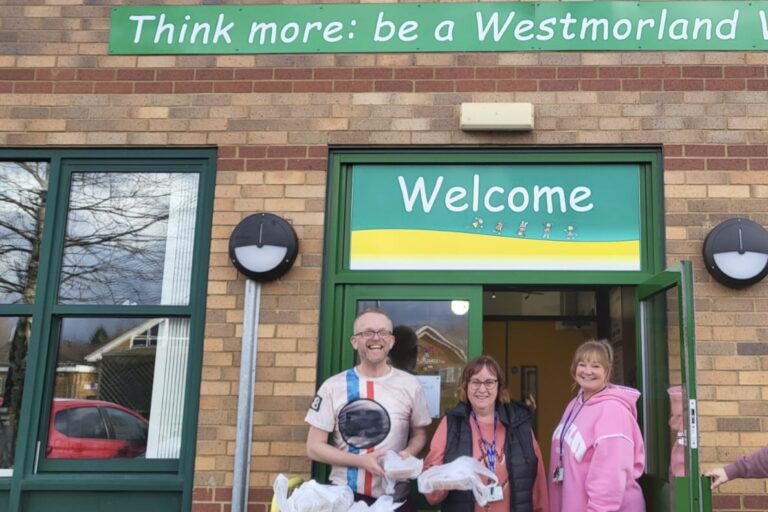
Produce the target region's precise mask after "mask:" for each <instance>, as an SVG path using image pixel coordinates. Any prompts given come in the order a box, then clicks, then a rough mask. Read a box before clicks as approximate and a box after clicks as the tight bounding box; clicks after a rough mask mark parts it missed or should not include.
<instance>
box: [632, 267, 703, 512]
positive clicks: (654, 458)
mask: <svg viewBox="0 0 768 512" xmlns="http://www.w3.org/2000/svg"><path fill="white" fill-rule="evenodd" d="M670 290H675V292H676V295H677V306H678V307H677V311H669V309H668V305H667V304H666V301H660V302H654V303H651V302H649V300H650V299H653V298H657V297H659V296H661V295H662V294H664V293H666V292H668V291H670ZM635 297H636V314H635V320H636V332H637V333H638V341H639V349H640V350H639V353H638V359H639V360H638V368H639V369H640V370H641V372H642V373H641V378H640V381H641V382H642V386H643V397H644V399H643V402H642V414H641V419H642V423H643V431H644V432H645V434H646V436H647V438H646V445H647V441H648V438H650V439H652V443H653V445H654V447H655V448H656V450H654V451H652V452H647V453H646V461H647V464H646V475H645V476H647V478H646V479H645V484H646V486H645V490H646V492H647V494H648V495H650V497H651V498H653V499H654V500H658V502H662V503H663V502H664V501H665V500H666V499H667V497H668V496H669V489H668V485H669V482H670V480H671V478H672V476H671V475H669V474H668V463H669V453H670V450H671V447H670V443H669V441H670V435H669V434H670V433H669V430H668V428H667V424H666V423H665V422H663V421H662V420H661V419H662V418H666V417H667V415H668V414H669V412H668V411H669V397H668V395H667V393H666V389H667V387H668V386H669V354H668V345H667V346H664V345H661V344H660V343H659V342H658V341H655V343H654V342H651V340H652V339H653V340H664V341H665V342H667V343H669V342H668V341H667V334H668V333H667V326H668V322H667V319H666V316H668V315H670V314H675V313H676V314H677V321H678V326H679V329H678V343H679V350H680V375H681V381H682V382H681V385H682V387H683V420H684V431H685V439H686V443H685V467H686V476H682V477H674V478H675V482H674V484H675V485H674V500H675V503H674V510H676V511H678V512H683V511H686V512H688V511H695V512H704V511H709V510H711V509H712V505H711V492H710V489H709V485H708V480H707V479H706V478H705V477H702V476H701V474H700V469H699V449H698V445H699V435H698V402H697V392H696V340H695V317H694V301H693V270H692V264H691V262H690V261H680V262H679V263H677V264H675V265H673V266H672V267H669V268H667V269H665V270H663V271H662V272H659V273H658V274H656V275H654V276H653V277H651V278H650V279H648V280H646V281H644V282H642V283H640V284H638V286H637V288H636V289H635ZM658 316H662V318H663V319H664V320H663V322H661V323H659V322H654V320H655V319H656V318H657V317H658ZM665 348H666V349H667V350H664V349H665ZM659 349H661V350H659ZM651 369H654V372H653V374H651V371H650V370H651ZM664 476H666V484H665V483H664Z"/></svg>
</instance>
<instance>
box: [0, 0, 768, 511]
mask: <svg viewBox="0 0 768 512" xmlns="http://www.w3.org/2000/svg"><path fill="white" fill-rule="evenodd" d="M19 3H22V2H21V0H19ZM91 3H93V2H85V1H84V0H82V1H81V0H48V1H44V0H30V1H29V2H24V3H23V5H18V6H12V5H3V6H0V144H2V145H3V146H30V147H31V146H73V145H85V146H142V145H153V146H183V145H193V146H200V145H215V146H216V147H218V152H219V167H218V173H217V185H216V199H215V212H214V219H213V221H214V226H213V243H212V248H211V267H210V270H209V296H208V314H207V326H206V339H205V356H204V368H203V382H202V393H201V408H200V417H199V428H198V443H197V458H196V471H195V494H194V496H195V510H196V511H197V512H214V511H215V512H223V511H225V510H228V506H229V501H230V496H229V492H230V489H231V484H232V466H233V451H234V440H235V419H236V404H237V396H236V394H237V388H238V379H239V370H238V366H239V363H240V361H239V352H240V336H241V332H240V324H241V321H242V313H241V311H242V306H243V304H242V301H243V286H244V283H243V280H242V279H241V278H239V277H238V276H237V274H236V272H235V270H234V268H233V267H232V266H231V265H230V263H229V261H228V257H227V242H228V237H229V234H230V233H231V230H232V228H233V227H234V225H235V224H236V223H237V222H238V221H239V220H240V219H241V218H242V217H243V216H245V215H246V214H249V213H251V212H254V211H260V210H267V211H272V212H275V213H277V214H279V215H282V216H284V217H286V218H288V219H289V220H291V221H292V222H293V224H294V226H295V228H296V230H297V232H298V235H299V238H300V241H301V242H300V243H301V252H300V255H299V258H298V260H297V262H296V266H295V268H294V269H293V270H292V271H291V272H290V273H289V274H288V275H287V276H286V277H285V278H283V279H281V280H280V281H278V282H276V283H270V284H266V285H264V286H263V289H262V313H261V318H260V329H259V345H258V368H257V383H256V399H255V402H256V406H255V407H256V409H255V413H254V423H255V426H254V431H253V433H254V438H253V446H252V448H253V455H254V458H253V461H252V468H253V472H252V474H251V479H250V485H251V487H252V489H253V490H252V494H251V498H250V501H251V503H252V506H251V508H250V510H254V511H257V512H261V511H262V510H265V507H266V504H267V503H268V502H269V500H270V499H271V489H270V485H271V482H272V480H273V479H274V476H275V475H276V474H277V473H280V472H283V473H299V474H304V475H306V474H307V473H308V471H309V464H308V462H307V460H306V457H305V455H304V438H305V435H306V428H305V427H304V423H303V416H304V412H305V411H306V408H307V406H308V404H309V400H310V398H311V396H312V395H313V393H314V387H315V379H316V368H315V362H316V354H317V331H318V308H319V295H320V270H321V263H322V254H323V248H322V237H323V222H324V214H323V212H324V200H325V179H326V178H325V169H326V158H327V151H328V146H329V145H354V144H362V145H368V144H370V145H392V144H396V145H445V146H448V145H461V144H469V145H475V144H478V145H490V144H498V145H519V144H523V145H548V144H601V145H606V144H663V145H664V167H665V195H666V201H665V208H666V223H667V228H666V235H667V242H666V243H667V259H668V263H670V264H671V263H674V262H675V261H677V260H679V259H683V258H684V259H692V260H693V261H694V266H695V280H696V284H695V292H696V308H697V315H696V324H697V330H696V335H697V338H698V353H699V358H698V361H697V364H698V368H699V373H698V379H699V384H700V387H699V397H700V399H701V404H700V413H701V416H700V428H701V431H702V443H701V445H702V448H701V459H702V461H703V462H704V463H705V464H711V463H715V462H717V461H720V462H725V461H730V460H732V459H733V458H734V457H736V456H737V455H740V454H743V453H747V452H749V451H751V450H753V449H754V448H756V447H759V446H762V445H765V444H766V443H768V401H766V400H765V399H766V398H768V396H766V395H768V377H766V375H768V373H766V372H764V371H763V370H765V369H766V367H768V343H766V338H767V336H766V334H768V315H766V314H765V311H766V309H768V288H766V287H767V286H768V284H765V283H761V284H758V285H756V286H754V287H752V288H749V289H747V290H744V291H740V292H733V291H729V290H727V289H725V288H723V287H722V286H720V285H718V284H716V283H714V282H712V280H711V279H710V278H709V276H708V275H707V273H706V272H705V271H704V270H703V267H702V262H701V256H700V249H701V244H702V241H703V238H704V236H705V235H706V233H707V232H708V231H709V230H710V229H711V228H712V227H713V226H714V225H716V224H717V223H718V222H720V221H721V220H724V219H725V218H729V217H733V216H746V217H749V218H751V219H753V220H755V221H757V222H759V223H761V224H763V225H768V131H767V130H766V128H768V55H767V54H765V53H744V52H733V53H714V52H713V53H707V52H700V53H664V52H658V53H650V52H649V53H538V54H537V53H505V54H435V55H430V54H422V55H410V54H405V55H276V56H244V55H238V56H138V57H137V56H110V55H108V53H107V45H106V40H107V31H108V27H109V6H107V5H90V4H91ZM102 3H105V4H108V3H114V4H118V3H120V2H110V1H108V0H105V1H104V2H102ZM156 3H157V2H156ZM166 3H169V4H170V3H178V2H170V1H169V2H166ZM183 3H186V4H194V3H203V2H193V1H188V2H183ZM221 3H243V2H221ZM30 4H40V5H30ZM85 4H89V5H85ZM465 101H476V102H481V101H520V102H532V103H533V104H534V105H535V108H536V129H535V130H534V131H533V132H529V133H465V132H462V131H460V130H459V128H458V108H459V104H460V103H461V102H465ZM765 491H766V486H765V482H764V481H759V480H756V481H750V480H744V481H739V482H733V483H729V484H728V485H727V486H726V487H725V488H724V489H723V491H722V492H721V493H720V494H718V495H717V496H716V508H717V509H718V510H723V511H726V510H728V511H730V510H756V509H765V508H768V504H766V502H765V497H764V495H765Z"/></svg>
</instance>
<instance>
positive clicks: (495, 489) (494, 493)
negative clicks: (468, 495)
mask: <svg viewBox="0 0 768 512" xmlns="http://www.w3.org/2000/svg"><path fill="white" fill-rule="evenodd" d="M483 497H484V498H485V501H486V502H488V503H493V502H495V501H501V500H503V499H504V493H503V492H502V491H501V486H500V485H492V486H490V487H486V488H485V489H483Z"/></svg>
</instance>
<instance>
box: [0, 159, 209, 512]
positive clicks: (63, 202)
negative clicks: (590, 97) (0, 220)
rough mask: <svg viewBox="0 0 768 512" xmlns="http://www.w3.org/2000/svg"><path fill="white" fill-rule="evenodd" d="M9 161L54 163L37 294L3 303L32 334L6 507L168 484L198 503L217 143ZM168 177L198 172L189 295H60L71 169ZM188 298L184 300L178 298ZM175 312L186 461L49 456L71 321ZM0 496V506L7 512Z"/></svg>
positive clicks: (1, 312)
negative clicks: (112, 300) (130, 300)
mask: <svg viewBox="0 0 768 512" xmlns="http://www.w3.org/2000/svg"><path fill="white" fill-rule="evenodd" d="M0 161H3V162H29V161H37V162H48V164H49V182H48V187H47V191H46V202H45V213H44V223H43V230H42V237H41V240H40V253H39V254H40V256H39V260H38V262H39V273H38V276H39V277H38V279H37V284H36V291H35V294H34V297H35V299H34V301H31V302H30V303H28V304H21V303H18V304H0V317H7V316H12V317H18V316H28V317H30V318H31V319H32V326H33V327H32V331H31V335H30V337H29V340H28V346H27V366H26V374H25V376H24V386H23V398H22V402H21V410H20V413H19V423H18V438H17V442H16V455H15V459H14V464H13V472H12V476H10V477H8V478H0V502H2V501H5V500H3V499H2V494H3V490H5V491H7V492H8V493H9V495H8V502H7V503H8V508H9V510H16V509H18V507H19V506H20V503H21V501H22V492H28V491H45V492H52V491H78V490H91V491H94V490H104V491H118V490H120V491H166V492H183V495H184V496H183V498H182V502H183V503H186V504H187V508H188V506H191V482H192V479H193V471H194V457H195V438H196V425H197V411H198V402H199V390H200V376H201V368H202V357H203V338H204V325H205V312H206V309H205V308H206V288H207V275H208V272H207V268H208V259H209V251H210V243H211V224H212V211H213V196H214V192H213V191H214V187H215V170H216V150H215V149H213V148H200V149H198V148H185V149H159V148H158V149H149V148H141V149H127V148H126V149H104V148H87V149H86V148H80V149H32V148H16V149H2V150H0ZM76 173H77V174H88V173H94V174H95V173H101V174H112V173H120V174H134V176H137V175H138V174H137V173H143V174H151V175H160V174H168V173H174V175H176V174H179V175H180V174H195V175H196V176H197V183H196V187H197V190H196V199H195V201H196V204H195V210H194V219H191V216H190V219H191V220H192V221H193V222H194V228H193V229H194V235H193V236H191V237H189V238H190V240H191V242H190V243H191V246H192V247H193V251H192V252H193V254H192V255H191V261H190V266H191V268H190V269H189V278H188V279H189V290H188V299H187V300H184V301H176V302H173V301H169V302H166V301H163V302H166V303H167V304H168V305H163V304H152V303H146V304H125V305H124V304H122V303H121V304H106V303H97V304H89V303H87V302H88V301H87V300H85V301H81V302H80V303H77V302H78V301H60V300H59V293H60V275H61V271H62V265H63V260H64V256H63V254H64V239H65V232H66V230H67V221H68V215H69V212H68V204H69V200H70V197H69V195H70V184H71V180H72V176H73V174H76ZM179 302H181V303H179ZM78 318H104V319H107V318H128V319H140V318H141V319H144V318H150V319H151V318H170V319H185V320H186V321H187V322H186V323H188V352H187V354H186V369H185V384H184V393H183V399H182V401H183V403H182V407H181V424H182V433H181V439H180V441H179V443H180V450H179V452H178V458H155V459H149V458H135V459H48V458H46V457H45V446H46V438H47V434H48V425H49V420H50V418H49V415H50V407H51V403H52V399H53V396H54V385H55V371H56V365H57V357H58V356H57V354H58V350H59V337H60V328H61V324H62V322H63V319H78ZM4 508H5V507H3V504H2V503H0V510H3V509H4Z"/></svg>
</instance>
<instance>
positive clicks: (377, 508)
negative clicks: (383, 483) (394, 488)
mask: <svg viewBox="0 0 768 512" xmlns="http://www.w3.org/2000/svg"><path fill="white" fill-rule="evenodd" d="M400 505H402V503H399V502H395V501H394V500H393V499H392V496H387V495H386V494H384V495H382V496H379V499H377V500H376V501H374V502H373V504H372V505H368V504H367V503H366V502H364V501H356V502H355V504H354V505H352V508H350V509H349V512H394V511H395V510H397V509H398V508H399V507H400Z"/></svg>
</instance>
